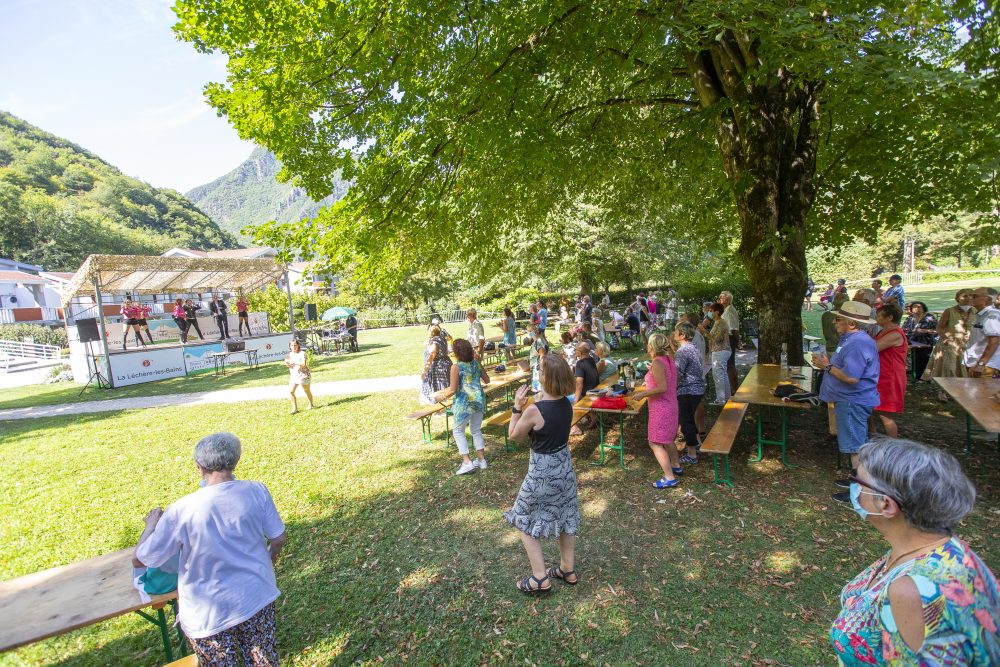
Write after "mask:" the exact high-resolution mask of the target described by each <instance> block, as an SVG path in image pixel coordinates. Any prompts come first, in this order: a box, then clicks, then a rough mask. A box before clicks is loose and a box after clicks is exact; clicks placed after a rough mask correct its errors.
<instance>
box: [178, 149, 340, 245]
mask: <svg viewBox="0 0 1000 667" xmlns="http://www.w3.org/2000/svg"><path fill="white" fill-rule="evenodd" d="M280 170H281V162H279V161H278V159H277V157H275V155H274V153H272V152H270V151H268V150H266V149H264V148H261V147H257V148H254V150H253V152H252V153H250V157H248V158H247V159H246V160H244V161H243V162H242V163H241V164H240V165H238V166H237V167H236V168H235V169H233V170H232V171H230V172H229V173H227V174H223V175H222V176H220V177H219V178H217V179H215V180H214V181H211V182H210V183H205V184H204V185H199V186H198V187H196V188H192V189H191V190H189V191H188V192H186V193H185V196H186V197H187V198H188V199H189V200H191V202H192V203H193V204H195V205H196V206H197V207H198V208H199V209H201V210H203V211H204V212H205V213H206V214H207V215H208V216H209V217H210V218H212V220H214V221H215V222H216V223H217V224H218V225H219V227H220V228H222V229H224V230H226V231H227V232H229V233H231V234H234V235H236V236H237V237H238V238H241V239H242V240H244V241H246V242H249V241H250V237H249V236H247V235H246V234H244V233H243V231H242V230H243V229H244V228H245V227H248V226H252V225H259V224H261V223H264V222H267V221H269V220H277V221H278V222H294V221H296V220H301V219H303V218H312V217H314V216H315V215H316V214H317V213H318V212H319V210H320V209H321V208H322V207H324V206H327V205H329V204H332V203H333V202H335V201H337V200H338V199H340V198H342V197H343V196H344V195H345V194H346V193H347V188H348V185H349V184H348V183H347V182H345V181H342V180H340V179H336V180H335V182H334V190H333V193H332V194H331V195H329V196H327V197H325V198H323V199H322V200H320V201H318V202H317V201H314V200H313V199H311V198H310V197H309V195H307V194H306V191H305V190H304V189H303V188H300V187H298V186H295V185H292V184H290V183H282V182H280V181H279V180H278V172H279V171H280Z"/></svg>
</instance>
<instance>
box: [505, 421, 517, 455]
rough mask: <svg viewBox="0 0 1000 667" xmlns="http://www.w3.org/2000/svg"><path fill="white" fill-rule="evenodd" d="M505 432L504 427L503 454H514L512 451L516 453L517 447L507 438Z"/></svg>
mask: <svg viewBox="0 0 1000 667" xmlns="http://www.w3.org/2000/svg"><path fill="white" fill-rule="evenodd" d="M507 430H508V429H507V428H506V427H505V428H504V430H503V450H504V451H505V452H514V451H517V446H516V445H515V444H514V443H513V442H512V441H511V439H510V438H509V437H508V436H507Z"/></svg>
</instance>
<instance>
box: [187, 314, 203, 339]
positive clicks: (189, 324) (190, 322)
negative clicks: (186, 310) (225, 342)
mask: <svg viewBox="0 0 1000 667" xmlns="http://www.w3.org/2000/svg"><path fill="white" fill-rule="evenodd" d="M186 321H187V332H186V333H187V334H190V333H191V327H194V330H195V331H197V332H198V340H205V337H204V336H203V335H201V327H199V326H198V320H197V319H189V320H186Z"/></svg>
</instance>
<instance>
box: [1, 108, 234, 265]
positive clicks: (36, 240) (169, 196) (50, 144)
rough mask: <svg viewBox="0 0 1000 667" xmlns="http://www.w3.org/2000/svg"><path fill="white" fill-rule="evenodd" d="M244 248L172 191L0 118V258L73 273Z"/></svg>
mask: <svg viewBox="0 0 1000 667" xmlns="http://www.w3.org/2000/svg"><path fill="white" fill-rule="evenodd" d="M173 246H180V247H190V248H200V249H212V248H235V247H238V243H237V242H236V239H235V238H234V237H233V236H231V235H229V234H227V233H226V232H224V231H223V230H222V229H220V228H219V226H218V225H216V224H215V223H214V222H213V221H212V220H211V219H209V217H208V216H206V215H205V214H204V213H202V212H201V211H199V210H198V209H197V208H196V207H195V206H194V205H192V204H191V202H190V201H188V200H187V199H185V198H184V196H183V195H181V194H180V193H179V192H176V191H174V190H163V189H159V188H154V187H153V186H151V185H149V184H147V183H143V182H141V181H138V180H136V179H134V178H130V177H128V176H125V175H124V174H122V173H121V172H120V171H119V170H118V169H116V168H115V167H113V166H112V165H110V164H108V163H107V162H105V161H104V160H102V159H100V158H99V157H97V156H96V155H94V154H93V153H91V152H89V151H87V150H85V149H83V148H80V147H79V146H77V145H75V144H73V143H70V142H69V141H66V140H65V139H61V138H60V137H56V136H54V135H52V134H49V133H48V132H44V131H42V130H40V129H39V128H37V127H35V126H33V125H30V124H29V123H26V122H24V121H23V120H21V119H19V118H17V117H15V116H12V115H10V114H8V113H5V112H2V111H0V257H7V258H12V259H17V260H21V261H25V262H30V263H32V264H39V265H41V266H43V267H45V269H47V270H49V271H60V270H62V271H74V270H76V269H77V268H78V267H79V266H80V263H81V262H82V261H83V259H84V258H86V256H87V255H89V254H92V253H108V254H136V255H156V254H159V253H161V252H163V251H164V250H167V249H169V248H171V247H173Z"/></svg>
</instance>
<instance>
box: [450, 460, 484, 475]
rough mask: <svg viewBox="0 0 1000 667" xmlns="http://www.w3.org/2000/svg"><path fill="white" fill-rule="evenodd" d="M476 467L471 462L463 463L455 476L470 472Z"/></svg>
mask: <svg viewBox="0 0 1000 667" xmlns="http://www.w3.org/2000/svg"><path fill="white" fill-rule="evenodd" d="M478 467H479V466H477V465H476V464H475V463H473V462H472V461H469V462H468V463H463V464H462V465H461V467H460V468H459V469H458V471H457V472H456V473H455V474H456V475H464V474H466V473H469V472H472V471H473V470H475V469H476V468H478Z"/></svg>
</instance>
